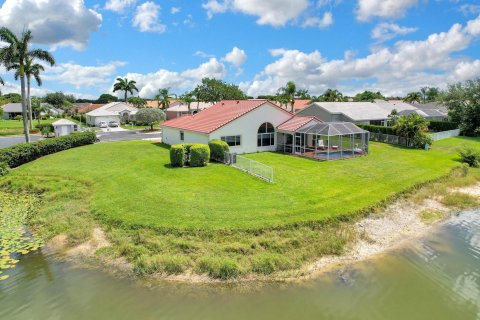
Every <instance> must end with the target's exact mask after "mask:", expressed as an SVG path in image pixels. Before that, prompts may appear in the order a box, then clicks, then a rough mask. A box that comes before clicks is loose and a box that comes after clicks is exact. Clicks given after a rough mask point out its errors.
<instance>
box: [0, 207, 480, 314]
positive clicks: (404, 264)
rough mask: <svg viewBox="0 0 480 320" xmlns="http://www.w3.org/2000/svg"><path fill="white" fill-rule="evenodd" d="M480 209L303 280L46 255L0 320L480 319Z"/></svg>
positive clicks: (2, 288) (25, 273)
mask: <svg viewBox="0 0 480 320" xmlns="http://www.w3.org/2000/svg"><path fill="white" fill-rule="evenodd" d="M479 220H480V211H468V212H464V213H462V214H461V215H459V216H457V217H455V218H453V219H452V220H451V221H450V222H449V223H448V224H445V225H443V226H440V227H437V228H435V229H434V231H433V232H432V233H431V234H430V235H428V236H427V237H426V238H425V239H422V240H420V241H414V243H412V244H408V245H406V246H405V247H402V248H401V249H397V250H395V251H392V252H389V253H387V254H384V255H381V256H378V257H375V259H371V260H368V261H362V262H359V263H356V264H354V265H351V266H348V267H343V268H340V269H338V270H334V271H331V272H328V273H326V274H323V275H321V276H320V277H319V278H318V279H316V280H309V281H304V282H300V283H289V284H285V283H267V284H265V283H264V284H235V285H234V284H230V285H195V284H176V283H169V282H159V283H157V284H155V285H148V284H147V283H144V282H142V281H135V280H132V279H127V278H121V277H117V276H112V275H109V274H106V273H104V272H101V271H99V270H94V269H85V268H79V267H75V266H73V265H71V264H70V263H68V262H59V261H57V259H55V257H53V256H48V255H47V254H45V253H43V252H42V251H39V252H35V253H31V254H29V255H27V256H25V257H23V258H22V260H21V261H20V263H19V264H18V266H17V267H16V268H15V269H13V270H8V271H6V272H5V273H6V274H8V275H10V277H9V278H8V279H7V280H5V281H1V282H0V319H11V320H14V319H62V320H64V319H116V320H119V319H247V318H248V319H409V320H412V319H436V320H441V319H477V320H479V319H480V278H479V276H480V221H479Z"/></svg>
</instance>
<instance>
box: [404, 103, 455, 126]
mask: <svg viewBox="0 0 480 320" xmlns="http://www.w3.org/2000/svg"><path fill="white" fill-rule="evenodd" d="M413 106H414V107H415V108H417V109H418V110H421V111H422V112H423V113H424V114H426V116H425V118H426V119H427V120H436V121H447V120H448V108H447V107H446V106H444V105H443V104H441V103H437V102H429V103H418V104H413Z"/></svg>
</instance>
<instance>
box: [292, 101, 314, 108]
mask: <svg viewBox="0 0 480 320" xmlns="http://www.w3.org/2000/svg"><path fill="white" fill-rule="evenodd" d="M311 103H312V100H295V103H294V104H293V106H294V107H295V110H302V109H303V108H305V107H306V106H308V105H309V104H311Z"/></svg>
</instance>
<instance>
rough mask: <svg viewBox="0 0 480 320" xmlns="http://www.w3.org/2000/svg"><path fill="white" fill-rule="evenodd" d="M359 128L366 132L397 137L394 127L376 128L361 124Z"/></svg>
mask: <svg viewBox="0 0 480 320" xmlns="http://www.w3.org/2000/svg"><path fill="white" fill-rule="evenodd" d="M357 126H359V127H360V128H362V129H364V130H367V131H370V132H372V133H383V134H390V135H393V136H395V135H397V133H396V132H395V129H394V128H393V127H384V126H374V125H371V124H359V125H357Z"/></svg>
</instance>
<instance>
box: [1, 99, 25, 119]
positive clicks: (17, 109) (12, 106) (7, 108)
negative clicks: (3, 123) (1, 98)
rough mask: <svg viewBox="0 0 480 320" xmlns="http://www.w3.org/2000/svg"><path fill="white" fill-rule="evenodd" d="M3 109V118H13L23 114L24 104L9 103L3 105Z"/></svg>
mask: <svg viewBox="0 0 480 320" xmlns="http://www.w3.org/2000/svg"><path fill="white" fill-rule="evenodd" d="M2 109H3V119H5V120H13V119H15V117H16V116H21V115H22V104H21V103H7V104H5V105H3V106H2Z"/></svg>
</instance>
